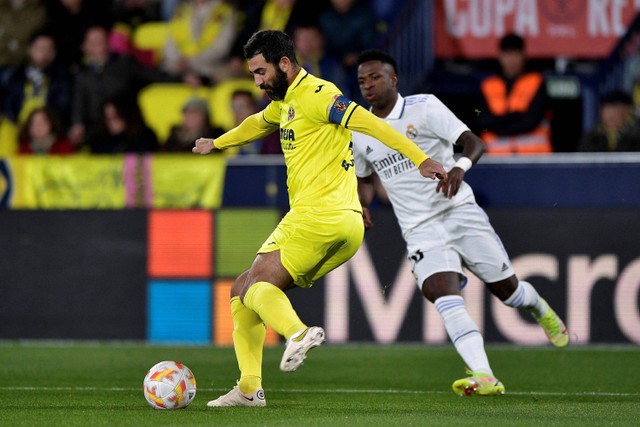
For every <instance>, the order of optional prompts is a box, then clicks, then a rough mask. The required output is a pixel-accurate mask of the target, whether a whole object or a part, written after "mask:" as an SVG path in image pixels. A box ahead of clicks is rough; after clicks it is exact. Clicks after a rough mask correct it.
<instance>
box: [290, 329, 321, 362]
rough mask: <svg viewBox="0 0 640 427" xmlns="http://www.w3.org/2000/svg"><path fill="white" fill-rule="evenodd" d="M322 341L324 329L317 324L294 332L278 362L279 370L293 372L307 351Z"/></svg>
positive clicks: (302, 360)
mask: <svg viewBox="0 0 640 427" xmlns="http://www.w3.org/2000/svg"><path fill="white" fill-rule="evenodd" d="M323 342H324V329H322V328H321V327H319V326H311V327H309V328H307V329H303V330H302V331H300V332H296V333H295V334H293V335H292V336H291V338H289V339H288V340H287V345H286V347H285V349H284V354H283V355H282V361H281V362H280V370H281V371H283V372H293V371H295V370H296V369H298V367H299V366H300V365H302V362H304V359H305V358H306V357H307V352H308V351H309V350H311V349H312V348H314V347H317V346H319V345H320V344H322V343H323Z"/></svg>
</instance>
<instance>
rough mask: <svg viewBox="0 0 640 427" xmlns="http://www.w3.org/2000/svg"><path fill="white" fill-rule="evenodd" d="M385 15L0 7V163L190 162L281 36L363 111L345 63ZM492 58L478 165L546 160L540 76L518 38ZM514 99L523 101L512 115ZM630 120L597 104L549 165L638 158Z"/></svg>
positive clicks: (387, 2)
mask: <svg viewBox="0 0 640 427" xmlns="http://www.w3.org/2000/svg"><path fill="white" fill-rule="evenodd" d="M394 7H395V8H397V4H395V3H394V1H393V0H318V1H313V2H302V1H301V0H108V1H107V0H105V1H88V0H47V1H44V0H2V1H0V155H11V154H15V153H37V154H47V153H52V154H69V153H75V152H83V153H122V152H155V151H173V152H175V151H188V150H189V144H188V143H187V139H192V136H193V135H195V133H196V132H197V131H198V130H199V129H200V130H202V129H204V130H206V131H207V132H208V133H207V135H209V136H216V135H218V134H220V132H222V131H226V130H228V129H230V128H231V127H233V126H234V125H235V124H237V123H238V117H239V116H241V115H242V113H240V112H238V111H237V108H236V107H238V106H239V105H240V104H239V103H240V102H244V103H245V104H254V103H255V105H252V106H250V108H252V109H253V110H255V111H258V110H259V109H261V108H262V107H264V106H265V105H266V103H268V98H267V97H266V96H265V95H264V94H263V93H261V91H259V90H256V89H255V88H252V87H251V86H252V85H253V82H252V80H251V77H250V75H249V74H248V70H247V66H246V63H245V61H244V58H243V52H242V47H243V45H244V43H245V42H246V40H247V39H248V38H249V37H250V35H251V34H253V33H254V32H255V31H256V30H259V29H277V30H284V31H286V32H287V33H288V34H290V35H291V37H292V38H293V40H294V42H295V46H296V50H297V52H296V53H297V56H298V60H299V62H300V64H301V65H302V66H303V67H304V68H305V69H306V70H307V71H309V72H311V73H312V74H313V75H315V76H318V77H321V78H324V79H326V80H329V81H331V82H334V83H336V85H337V86H338V87H340V88H341V90H342V91H343V93H344V94H345V95H346V96H347V97H349V98H351V99H353V100H355V101H356V102H358V103H361V104H362V103H363V100H362V98H361V94H360V91H359V89H358V83H357V70H356V68H357V66H356V58H357V55H358V53H360V52H361V51H363V50H365V49H368V48H371V47H377V46H379V44H380V41H381V40H382V37H384V35H385V32H386V29H387V27H388V26H390V25H392V22H391V21H392V18H391V16H392V10H393V9H394ZM499 50H500V53H499V57H498V58H496V59H497V60H498V61H497V62H499V63H500V67H501V72H499V73H496V75H495V76H491V77H490V78H488V79H486V81H483V82H481V84H480V85H479V87H478V94H479V95H480V97H481V98H482V101H481V105H480V106H479V109H480V111H482V112H484V114H482V115H479V116H478V117H477V123H476V125H477V126H478V131H479V133H481V134H482V137H483V140H484V141H485V143H486V144H487V147H488V154H490V155H500V154H532V153H533V154H544V153H549V152H552V151H554V150H555V146H554V145H553V144H550V142H549V141H550V139H551V136H552V135H551V134H550V132H551V129H550V128H549V119H550V117H549V108H547V107H548V104H546V103H545V93H546V87H545V82H544V74H543V73H540V72H536V71H535V70H532V69H529V68H528V67H527V61H526V60H527V58H526V56H525V49H524V40H523V39H522V38H520V37H519V36H518V35H516V34H508V35H506V36H505V38H504V39H503V40H501V46H500V49H499ZM163 85H164V86H163ZM153 86H155V87H156V89H155V91H152V90H151V87H153ZM169 86H171V90H168V89H167V87H169ZM145 90H148V93H147V92H145V93H144V96H146V98H145V100H144V101H143V100H142V99H141V96H143V91H145ZM247 94H249V95H253V97H254V100H252V101H248V100H247V99H246V95H247ZM501 94H502V95H501ZM243 97H244V98H243ZM514 99H528V100H529V101H528V102H524V103H523V102H520V103H518V105H517V106H516V107H515V109H511V107H512V105H513V102H515V101H514ZM634 99H635V95H634ZM234 103H235V105H236V107H234ZM612 104H616V105H617V106H618V107H615V106H612ZM506 105H508V106H509V107H508V108H506V109H505V106H506ZM187 106H189V107H187ZM628 107H629V96H627V95H624V94H619V93H618V94H605V95H604V96H603V99H602V108H601V117H600V122H599V123H598V124H597V126H596V127H594V129H592V130H591V131H589V132H586V133H585V135H584V136H583V137H582V139H583V140H582V141H580V143H579V144H578V141H576V144H572V145H571V148H570V149H568V150H564V149H563V150H560V151H640V140H638V138H633V136H634V135H635V134H636V133H637V129H640V122H639V121H638V119H637V116H638V115H637V114H631V110H630V109H629V108H628ZM453 109H454V111H455V108H453ZM197 111H200V114H205V115H208V118H207V120H204V121H202V118H201V119H198V118H197V115H198V113H197ZM195 122H198V124H196V123H195ZM472 125H473V123H472ZM190 126H191V127H193V126H196V127H195V128H192V129H190V130H187V128H188V127H190ZM38 128H39V129H38ZM209 132H210V133H209ZM629 135H631V136H632V137H631V138H630V137H629ZM554 139H558V138H557V137H555V138H554ZM178 140H179V141H178ZM586 140H589V141H586ZM595 140H598V141H599V142H595ZM618 140H622V142H621V143H620V144H618V143H617V141H618ZM244 153H250V154H280V153H281V150H280V147H279V143H278V139H277V136H276V135H274V136H272V137H267V138H265V139H264V140H262V141H257V142H256V143H254V144H251V145H249V146H246V147H243V149H242V150H231V151H229V152H228V154H229V155H236V154H244Z"/></svg>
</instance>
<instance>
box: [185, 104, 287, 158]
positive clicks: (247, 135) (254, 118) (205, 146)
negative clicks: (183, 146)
mask: <svg viewBox="0 0 640 427" xmlns="http://www.w3.org/2000/svg"><path fill="white" fill-rule="evenodd" d="M277 128H278V124H277V123H270V122H268V121H267V120H266V119H265V118H264V114H263V112H262V111H260V112H258V113H255V114H253V115H251V116H249V117H247V118H246V119H244V120H243V121H242V123H240V124H239V125H238V126H236V127H235V128H233V129H231V130H230V131H228V132H225V133H224V134H223V135H220V136H219V137H218V138H216V139H215V141H214V140H213V139H211V138H198V139H197V140H196V143H195V146H194V147H193V148H192V149H191V151H193V152H194V153H197V154H209V153H210V152H211V151H212V150H214V149H218V150H223V149H225V148H229V147H235V146H238V145H244V144H248V143H250V142H253V141H255V140H256V139H260V138H264V137H265V136H267V135H269V134H270V133H271V132H273V131H274V130H276V129H277Z"/></svg>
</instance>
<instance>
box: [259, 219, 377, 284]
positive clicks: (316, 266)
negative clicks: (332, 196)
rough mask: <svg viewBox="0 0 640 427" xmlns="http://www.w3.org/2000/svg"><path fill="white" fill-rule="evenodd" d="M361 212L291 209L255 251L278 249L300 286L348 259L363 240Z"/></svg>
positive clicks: (284, 263) (285, 265)
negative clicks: (297, 210)
mask: <svg viewBox="0 0 640 427" xmlns="http://www.w3.org/2000/svg"><path fill="white" fill-rule="evenodd" d="M363 237H364V224H363V222H362V214H361V213H360V212H356V211H352V210H340V211H331V212H294V211H290V212H289V213H287V215H285V217H284V218H282V220H281V221H280V223H279V224H278V226H277V227H276V229H275V230H274V231H273V233H271V235H270V236H269V238H268V239H267V240H266V241H265V242H264V244H263V245H262V247H261V248H260V250H259V251H258V253H265V252H273V251H276V250H280V261H281V262H282V265H283V266H284V268H286V269H287V271H288V272H289V274H291V277H293V282H294V283H295V284H296V285H298V286H300V287H303V288H308V287H311V285H313V282H314V281H315V280H317V279H319V278H320V277H322V276H324V275H325V274H327V273H328V272H330V271H331V270H333V269H334V268H336V267H338V266H340V265H341V264H343V263H345V262H346V261H348V260H349V258H351V257H352V256H353V255H354V254H355V253H356V252H357V251H358V248H359V247H360V245H361V244H362V239H363Z"/></svg>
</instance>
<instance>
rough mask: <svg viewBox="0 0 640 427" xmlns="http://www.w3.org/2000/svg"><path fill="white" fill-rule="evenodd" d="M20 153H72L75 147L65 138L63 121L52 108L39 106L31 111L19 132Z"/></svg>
mask: <svg viewBox="0 0 640 427" xmlns="http://www.w3.org/2000/svg"><path fill="white" fill-rule="evenodd" d="M19 140H20V145H19V148H18V152H19V153H20V154H71V153H73V152H74V147H73V144H71V142H69V140H68V139H66V138H65V133H64V129H63V127H62V123H61V122H60V120H58V117H57V115H56V113H55V111H53V110H52V109H50V108H48V107H38V108H35V109H34V110H32V111H31V113H29V116H28V117H27V120H26V121H25V123H24V125H22V127H21V129H20V134H19Z"/></svg>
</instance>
